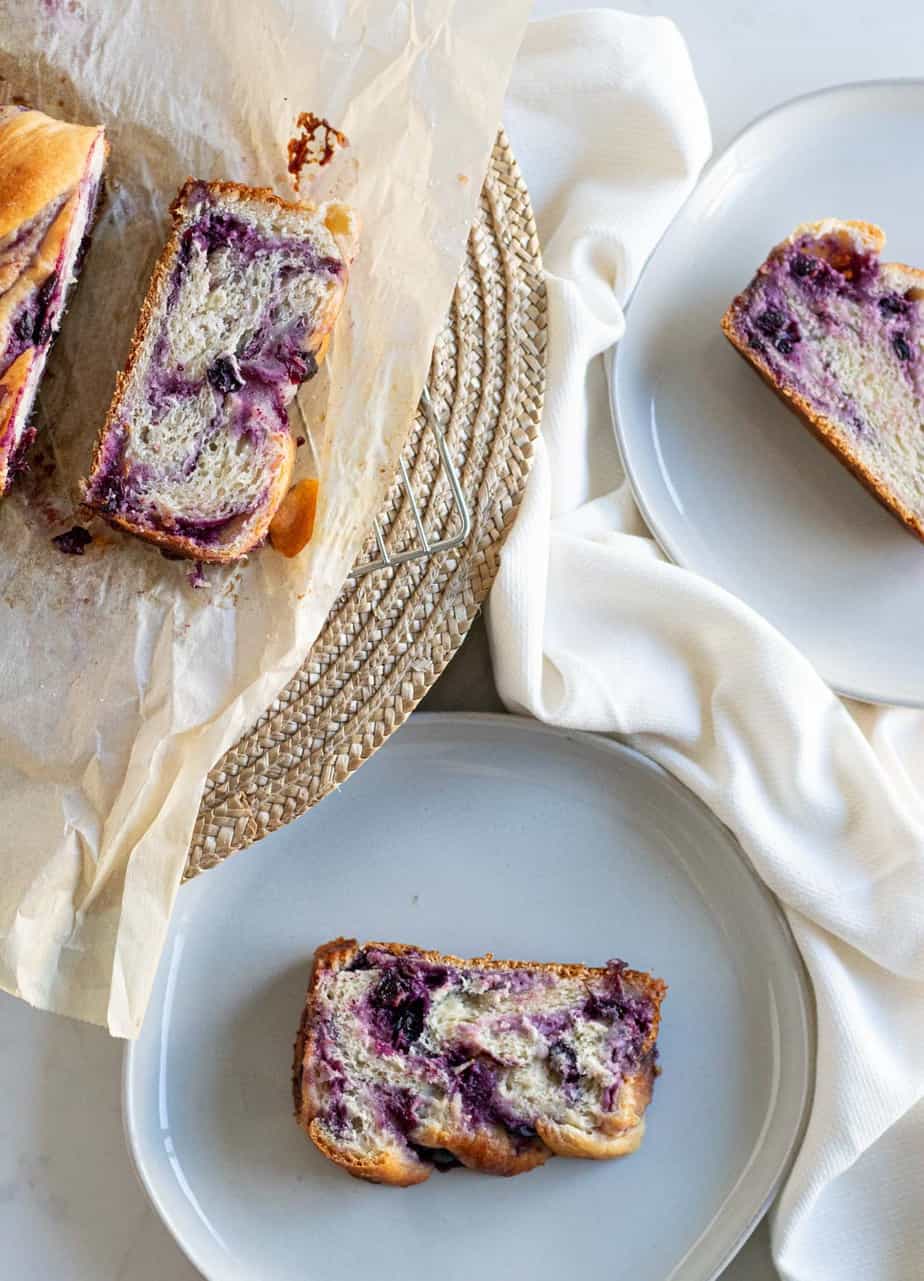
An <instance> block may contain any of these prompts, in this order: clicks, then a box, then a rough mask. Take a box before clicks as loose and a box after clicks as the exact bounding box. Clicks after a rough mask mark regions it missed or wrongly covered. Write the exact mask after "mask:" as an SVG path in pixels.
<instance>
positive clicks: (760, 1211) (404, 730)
mask: <svg viewBox="0 0 924 1281" xmlns="http://www.w3.org/2000/svg"><path fill="white" fill-rule="evenodd" d="M465 724H467V725H478V726H481V727H483V728H490V727H491V726H492V725H493V726H494V727H495V728H503V729H505V730H513V731H514V732H515V733H523V734H539V735H540V736H548V737H550V738H559V739H564V740H565V741H568V742H577V743H579V744H583V745H584V746H585V747H587V748H588V749H591V750H594V751H603V752H604V753H609V754H610V755H612V756H615V757H617V758H619V757H627V756H628V757H630V758H631V759H633V760H634V761H635V762H637V763H641V764H642V765H644V766H645V768H647V769H649V770H651V771H652V772H653V773H654V774H655V775H657V776H658V777H659V778H660V779H661V781H662V782H663V783H666V784H667V785H668V786H669V787H671V788H672V789H674V790H675V791H676V792H678V793H679V794H680V796H681V797H682V798H684V799H685V800H686V801H688V802H689V801H692V802H693V803H694V804H695V805H696V806H697V807H698V808H699V809H701V810H702V811H704V812H705V814H706V816H707V817H708V819H710V820H711V821H712V822H713V823H714V824H715V825H716V826H717V827H718V828H719V829H721V830H722V831H723V832H724V833H725V834H726V836H727V837H728V844H729V846H730V847H731V848H732V849H734V850H735V851H736V852H737V857H738V859H739V861H740V863H741V864H742V866H743V868H744V869H745V871H746V873H747V875H748V877H749V879H750V880H751V882H752V884H753V886H754V888H755V889H756V890H757V891H758V893H759V895H760V896H761V897H762V898H763V900H764V903H765V906H766V908H767V911H768V918H772V919H773V920H774V922H775V924H776V926H777V928H778V929H779V930H780V933H781V935H782V937H783V939H784V941H785V944H786V947H787V950H788V952H789V954H790V958H791V960H792V962H793V966H792V969H793V973H794V976H795V988H794V994H795V995H796V997H797V1004H798V1010H799V1014H800V1015H801V1018H800V1024H801V1031H802V1036H801V1050H802V1054H801V1059H802V1064H803V1071H802V1073H801V1079H800V1080H799V1081H798V1083H797V1084H798V1093H799V1102H798V1113H799V1116H798V1121H797V1123H796V1125H795V1126H794V1128H793V1133H792V1135H791V1137H790V1139H789V1141H788V1143H787V1144H786V1147H785V1151H784V1153H783V1155H782V1157H781V1159H780V1160H779V1162H778V1163H777V1168H776V1169H775V1170H774V1172H773V1176H772V1179H771V1181H770V1184H769V1187H768V1190H767V1191H766V1192H765V1193H764V1194H763V1196H762V1198H761V1200H760V1203H759V1205H758V1206H756V1207H755V1208H754V1209H753V1211H752V1212H751V1213H750V1214H749V1216H748V1218H747V1219H746V1221H745V1222H743V1223H742V1225H741V1227H740V1228H739V1229H738V1230H737V1231H736V1232H735V1233H734V1236H733V1240H732V1242H731V1244H730V1246H729V1248H728V1251H727V1252H726V1253H725V1254H724V1257H723V1258H722V1259H721V1260H720V1261H719V1262H718V1263H717V1264H716V1265H715V1267H713V1268H712V1269H711V1270H709V1271H706V1272H704V1273H702V1274H701V1276H700V1277H697V1278H695V1279H694V1278H687V1277H686V1273H685V1271H684V1269H685V1266H686V1261H687V1259H688V1258H689V1251H688V1253H687V1254H685V1255H684V1256H683V1257H682V1258H681V1259H680V1260H678V1262H677V1264H676V1266H675V1267H674V1268H673V1269H672V1271H671V1273H670V1275H669V1276H668V1277H666V1278H665V1281H672V1278H675V1277H677V1278H679V1281H716V1278H718V1277H719V1276H720V1274H721V1273H722V1272H724V1270H725V1269H726V1268H727V1267H728V1266H729V1264H730V1263H731V1262H732V1260H733V1259H734V1258H735V1256H736V1255H737V1254H738V1253H739V1252H740V1251H741V1249H742V1247H743V1246H744V1245H745V1244H746V1242H747V1241H748V1240H749V1238H750V1237H751V1236H752V1234H753V1233H754V1231H755V1229H756V1228H757V1227H758V1225H759V1224H760V1222H761V1221H762V1219H763V1218H764V1217H765V1215H766V1214H767V1211H768V1210H769V1208H770V1206H771V1204H772V1202H773V1200H774V1199H775V1197H776V1196H777V1194H778V1193H779V1191H780V1189H781V1188H782V1186H783V1183H784V1182H785V1180H786V1178H787V1177H788V1175H789V1173H790V1171H791V1169H792V1166H793V1164H794V1162H795V1160H796V1157H797V1155H798V1152H799V1150H800V1148H801V1146H802V1142H803V1140H804V1138H805V1133H806V1130H807V1128H808V1123H809V1117H810V1115H811V1110H812V1105H813V1102H814V1095H815V1079H816V1070H817V1050H818V1023H817V1012H816V1007H815V996H814V989H813V987H812V983H811V979H810V978H809V974H808V971H807V969H806V966H805V962H804V960H803V958H802V953H801V951H800V949H799V945H798V943H797V942H796V938H795V935H794V933H793V931H792V927H791V926H790V924H789V921H788V920H787V918H786V915H785V912H784V911H783V908H782V906H781V904H780V902H779V900H778V899H777V897H776V895H775V894H774V893H773V892H772V890H771V889H770V888H769V887H768V886H767V885H766V883H765V882H764V881H763V880H761V878H760V877H759V876H758V874H757V872H756V870H755V869H754V867H753V865H752V863H751V860H750V859H749V858H748V856H747V854H746V853H745V851H744V848H743V847H742V845H741V843H740V841H739V840H738V838H737V837H736V836H735V834H734V832H732V830H731V829H730V828H729V827H728V826H727V825H726V824H725V823H723V822H722V820H721V819H720V818H719V817H718V815H716V814H715V813H714V812H713V811H712V810H711V809H710V807H709V806H708V805H707V804H706V803H705V801H703V800H701V799H700V797H698V796H697V795H696V793H695V792H693V791H692V789H691V788H689V787H687V785H686V784H685V783H683V782H681V780H680V779H679V778H677V777H676V776H675V775H674V774H672V773H671V772H670V771H669V770H668V769H666V768H665V767H664V766H663V765H661V764H660V763H659V762H658V761H655V760H653V759H652V758H651V757H650V756H647V755H646V754H645V753H644V752H641V751H639V750H638V749H637V748H636V747H633V746H630V745H629V744H628V743H626V742H624V741H622V740H621V739H620V738H618V737H616V736H611V735H604V734H598V733H593V732H591V731H588V730H573V729H568V728H566V727H562V726H556V725H548V724H546V723H545V722H543V721H539V720H535V719H533V718H532V717H527V716H519V715H516V714H511V713H498V712H425V711H421V712H415V713H414V714H413V716H411V717H410V718H409V719H408V721H407V722H405V724H404V725H403V726H402V727H401V728H400V729H399V730H398V731H397V732H396V735H395V736H394V737H395V741H396V742H400V741H401V739H402V737H409V736H411V735H412V734H413V732H414V730H413V727H414V726H415V725H416V726H419V727H420V728H424V727H426V728H437V727H440V726H442V727H443V729H444V730H448V731H449V732H450V734H451V733H452V732H453V731H454V729H455V727H456V726H461V725H465ZM307 813H310V811H307ZM305 817H306V815H304V814H303V815H300V816H299V820H297V821H303V820H304V819H305ZM293 826H294V823H293V824H290V825H289V826H288V827H287V828H286V829H285V830H287V831H290V830H291V828H292V827H293ZM260 844H261V842H259V841H258V842H257V843H256V846H255V847H252V848H258V847H259V845H260ZM250 857H253V854H252V853H251V855H250ZM197 883H199V881H198V879H197ZM205 883H206V884H208V883H209V882H207V881H206V882H205ZM181 893H182V887H181ZM174 910H176V908H175V907H174ZM139 1043H140V1034H139V1037H138V1038H137V1039H136V1040H134V1041H126V1042H125V1047H124V1050H123V1054H122V1070H121V1089H120V1104H121V1113H122V1131H123V1135H124V1138H125V1147H126V1151H127V1153H128V1157H129V1161H130V1164H131V1167H132V1170H133V1171H134V1174H135V1177H136V1178H137V1180H138V1182H139V1184H140V1186H141V1188H142V1189H143V1191H144V1192H145V1194H146V1195H147V1197H148V1199H149V1201H150V1203H151V1205H152V1206H153V1207H154V1209H155V1211H156V1213H157V1215H158V1217H159V1219H160V1220H161V1222H162V1223H163V1225H164V1226H165V1227H166V1229H167V1231H168V1232H169V1233H170V1235H171V1237H172V1238H173V1240H174V1241H175V1243H176V1245H177V1247H178V1248H179V1250H180V1251H181V1253H182V1254H183V1255H184V1256H185V1257H186V1258H187V1259H188V1260H189V1262H190V1263H191V1264H192V1265H193V1267H195V1268H197V1269H198V1270H199V1271H200V1272H201V1273H202V1275H203V1277H204V1278H205V1279H206V1281H241V1279H242V1278H245V1274H244V1273H241V1271H240V1269H239V1267H238V1266H237V1264H236V1262H235V1261H234V1260H233V1259H231V1258H230V1257H229V1259H228V1265H227V1267H220V1268H219V1269H218V1270H216V1269H215V1268H214V1267H213V1266H212V1261H211V1260H208V1259H206V1258H204V1257H200V1254H199V1252H198V1250H197V1249H196V1248H195V1246H194V1245H192V1244H191V1243H187V1242H186V1241H185V1240H184V1239H183V1238H182V1236H181V1235H180V1232H179V1230H178V1229H177V1228H176V1227H175V1226H174V1223H173V1221H172V1219H171V1217H170V1214H169V1212H168V1210H167V1208H166V1205H165V1204H164V1200H163V1198H162V1197H161V1196H160V1195H159V1194H158V1191H157V1188H156V1186H155V1184H154V1182H153V1180H152V1179H151V1178H150V1177H149V1175H148V1172H147V1170H146V1169H145V1167H144V1164H143V1161H142V1158H141V1155H140V1148H141V1144H140V1142H139V1136H138V1133H137V1130H136V1127H135V1124H134V1120H133V1111H132V1107H131V1098H132V1081H131V1078H132V1070H133V1069H132V1065H133V1062H134V1058H135V1054H136V1051H137V1047H138V1045H139ZM789 1061H790V1056H789V1055H781V1063H783V1064H784V1069H783V1070H785V1064H787V1063H788V1062H789ZM756 1151H757V1152H759V1151H760V1147H758V1148H757V1149H756ZM752 1160H753V1156H752ZM750 1164H751V1162H749V1163H748V1165H745V1166H744V1167H743V1169H742V1170H741V1172H740V1173H739V1179H740V1178H741V1177H743V1176H744V1175H745V1174H746V1172H747V1170H748V1168H749V1165H750ZM736 1186H737V1184H736V1185H735V1187H736ZM735 1187H733V1188H732V1190H731V1191H730V1192H729V1193H728V1194H727V1197H726V1201H727V1199H728V1198H729V1197H731V1196H732V1195H733V1194H734V1191H735ZM724 1204H725V1202H723V1203H722V1206H720V1208H719V1211H718V1212H717V1215H716V1216H715V1217H714V1218H713V1219H712V1221H711V1222H710V1224H709V1225H708V1227H707V1228H706V1229H705V1230H704V1232H703V1233H702V1234H701V1235H700V1236H699V1237H698V1238H697V1240H696V1242H694V1243H693V1246H692V1247H691V1249H695V1248H696V1246H697V1245H698V1244H699V1243H700V1242H702V1241H704V1240H706V1239H708V1237H709V1235H710V1234H711V1232H712V1230H713V1227H714V1224H715V1222H716V1218H719V1217H720V1216H721V1213H722V1207H723V1206H724ZM246 1281H251V1278H250V1277H249V1276H248V1277H246Z"/></svg>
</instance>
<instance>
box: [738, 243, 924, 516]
mask: <svg viewBox="0 0 924 1281" xmlns="http://www.w3.org/2000/svg"><path fill="white" fill-rule="evenodd" d="M845 228H849V229H850V230H851V231H852V232H855V233H857V234H858V235H859V236H860V237H861V238H862V239H863V240H864V241H865V242H866V245H867V248H869V249H871V250H872V251H874V252H875V253H879V252H880V251H881V250H882V248H883V246H884V245H885V235H884V233H883V231H882V229H881V228H880V227H877V226H876V225H875V224H874V223H871V222H856V221H847V220H845V221H842V220H840V219H837V218H825V219H824V220H823V221H821V222H808V223H802V224H800V226H798V227H797V228H796V229H795V231H793V233H792V235H791V236H789V237H788V238H787V240H786V241H784V242H783V244H782V245H777V246H776V248H775V249H772V250H771V251H770V254H768V258H770V257H772V256H773V254H774V253H776V252H777V251H778V250H780V249H782V248H783V246H784V245H786V244H789V243H791V242H792V241H794V240H797V239H798V238H799V237H800V236H802V235H813V236H818V235H825V234H829V233H832V232H837V231H838V230H843V229H845ZM882 266H883V267H892V268H899V269H901V270H903V271H907V272H908V273H909V274H911V275H912V276H915V277H917V278H918V279H920V280H921V282H922V285H924V271H921V270H919V269H918V268H915V267H906V266H905V265H904V264H903V263H883V264H882ZM746 292H747V291H744V293H740V294H738V295H737V297H735V298H733V299H732V301H731V303H730V304H729V306H728V309H727V310H726V312H725V314H724V316H723V317H722V320H721V326H722V333H723V334H724V335H725V337H726V338H727V339H728V341H729V342H730V343H731V345H732V346H733V347H734V348H735V350H736V351H737V352H738V354H739V355H740V356H742V357H743V358H744V359H745V360H746V361H747V363H748V364H749V365H750V366H751V368H752V369H754V370H756V372H757V373H758V374H760V376H761V378H762V379H763V380H764V382H765V383H766V384H767V386H768V387H769V388H770V389H771V391H774V392H775V393H776V394H777V396H778V397H779V398H780V400H782V402H783V404H784V405H785V406H786V408H787V409H790V410H791V411H792V412H793V413H794V414H795V415H796V417H797V418H799V419H800V420H801V422H802V423H803V424H804V426H806V427H807V428H808V429H809V431H810V432H811V433H812V435H813V436H814V437H815V439H816V440H819V441H820V442H821V443H822V445H824V447H825V448H826V449H827V450H829V452H830V453H832V454H833V455H834V457H835V458H836V459H837V460H838V462H840V463H842V464H843V465H844V466H845V467H846V468H847V470H848V471H850V472H852V474H853V475H854V476H855V477H856V479H857V480H858V481H859V482H860V484H861V485H863V486H864V487H865V488H866V489H868V490H869V492H870V493H871V494H872V495H873V497H874V498H875V499H877V501H878V502H880V503H881V504H882V506H883V507H885V509H886V511H888V512H890V513H891V514H892V515H893V516H895V517H897V518H898V519H899V520H900V521H901V522H902V524H903V525H905V526H906V527H907V528H908V529H910V530H911V532H912V533H913V534H916V535H917V537H918V538H920V539H921V540H922V541H924V522H922V521H921V520H919V518H918V517H917V516H916V515H915V514H914V512H912V511H911V510H910V508H908V507H907V506H906V505H905V504H904V503H903V502H902V500H901V499H900V498H899V497H898V495H897V494H895V493H893V491H892V490H891V489H889V488H888V486H886V485H883V483H882V482H881V481H880V480H879V478H878V477H877V476H874V475H873V473H872V472H871V471H870V470H869V468H868V467H867V466H866V465H865V464H864V463H863V462H862V460H861V459H859V458H858V457H857V456H856V454H855V453H854V452H853V450H852V449H851V448H850V447H849V445H847V444H846V443H845V441H844V439H843V436H842V434H841V432H840V430H839V429H838V427H837V424H836V423H833V422H832V421H831V419H830V418H827V417H826V416H825V415H824V414H820V413H818V411H817V410H816V409H814V408H813V407H812V405H811V404H810V403H809V401H808V400H807V399H806V398H805V397H804V396H803V395H801V394H800V393H799V392H798V391H796V390H795V389H794V388H791V387H783V386H781V385H780V384H779V383H778V382H777V380H776V378H775V377H774V376H773V372H772V370H771V369H770V366H769V365H768V364H767V362H766V360H764V358H763V356H762V355H761V354H760V352H758V351H757V350H755V349H754V348H753V347H749V346H748V345H747V343H746V342H745V341H744V339H743V338H742V337H741V336H740V335H739V334H737V333H736V332H735V310H736V308H737V307H739V306H741V305H743V302H744V298H745V293H746Z"/></svg>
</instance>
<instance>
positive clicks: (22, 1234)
mask: <svg viewBox="0 0 924 1281" xmlns="http://www.w3.org/2000/svg"><path fill="white" fill-rule="evenodd" d="M585 7H587V4H586V3H582V2H581V0H571V2H570V3H569V2H568V0H539V2H538V3H537V6H536V11H537V13H538V14H541V15H546V14H550V13H554V12H558V11H561V10H562V9H579V8H585ZM613 7H617V6H615V5H614V6H613ZM619 7H622V8H624V9H628V10H631V11H633V12H638V13H647V14H654V13H663V14H666V15H668V16H669V17H672V18H674V19H675V20H676V21H677V23H678V24H679V26H680V27H681V29H682V30H683V32H684V34H685V36H686V38H687V40H688V42H689V45H690V48H691V52H692V54H693V59H694V64H695V66H696V68H697V72H698V75H699V80H700V84H701V86H702V89H703V92H704V94H705V97H706V101H707V103H708V105H709V109H710V114H711V118H712V124H713V133H714V139H715V144H716V147H717V148H721V147H723V146H724V145H725V144H726V143H727V142H728V141H729V139H730V138H731V137H732V136H733V135H734V134H735V133H736V132H737V131H738V130H739V129H740V128H741V127H742V126H743V125H745V124H746V123H747V122H748V121H749V120H750V119H751V118H752V117H753V116H754V115H756V114H758V113H759V112H761V111H763V110H765V109H766V108H767V107H769V106H771V105H772V104H773V103H775V102H779V101H782V100H784V99H786V98H788V97H792V96H793V95H794V94H798V93H804V92H807V91H809V90H812V89H817V88H821V87H822V86H824V85H830V84H837V83H840V82H843V81H845V80H863V79H876V78H885V77H890V76H913V75H916V74H917V75H920V74H921V67H920V50H921V48H922V47H924V6H922V5H918V4H911V3H908V2H907V0H898V3H896V4H894V5H891V6H880V7H879V9H878V10H877V12H876V21H875V27H874V28H873V27H871V25H870V21H869V11H868V6H867V5H865V4H863V3H861V0H844V2H843V4H842V5H841V7H840V8H839V9H838V11H837V14H836V16H832V14H831V12H830V11H829V10H827V9H825V8H823V7H821V6H806V5H805V4H804V3H802V2H801V0H773V3H770V2H769V0H766V2H765V3H762V4H761V3H756V2H755V0H662V2H661V3H658V2H655V3H643V4H640V3H624V4H622V5H621V6H619ZM526 176H527V180H528V178H529V175H528V174H527V175H526ZM461 662H462V663H463V664H465V665H466V666H467V668H468V670H469V671H470V672H471V675H472V677H473V678H474V680H473V682H472V686H473V694H472V697H471V698H468V697H466V695H465V690H466V687H467V686H468V684H469V682H468V681H466V680H465V679H459V677H460V673H459V672H458V671H456V672H454V674H453V677H452V678H451V680H450V681H449V682H447V685H448V686H449V687H450V688H451V689H452V690H458V691H460V694H459V696H458V701H457V702H456V703H455V705H456V706H457V707H461V708H465V707H467V706H477V707H481V706H484V705H485V700H486V697H487V699H488V701H490V697H489V695H487V696H486V695H485V692H484V690H483V689H482V688H480V687H481V686H483V685H484V677H483V668H484V663H483V653H482V652H480V651H479V648H478V646H477V645H474V646H472V647H471V648H469V650H468V651H467V653H465V654H463V655H462V656H461ZM479 674H481V680H480V682H479V680H478V676H479ZM475 687H477V688H475ZM437 702H438V703H439V705H442V706H447V705H448V704H446V703H445V702H443V700H434V703H433V704H432V705H437ZM386 750H387V749H386ZM248 857H251V858H253V857H259V854H258V853H256V852H254V853H251V854H250V855H249V856H248ZM121 1059H122V1054H121V1046H120V1045H118V1044H116V1043H114V1042H112V1041H110V1040H109V1039H108V1038H107V1036H106V1035H105V1034H104V1033H103V1032H101V1031H99V1030H97V1029H94V1028H89V1027H84V1026H81V1025H78V1024H75V1023H71V1022H69V1021H67V1020H65V1019H52V1018H50V1017H49V1016H47V1015H43V1014H39V1013H36V1012H35V1011H33V1010H31V1009H28V1008H27V1007H26V1006H24V1005H22V1004H20V1003H18V1002H16V1001H13V1000H12V999H11V998H9V997H6V996H4V995H2V994H0V1243H2V1256H0V1257H2V1265H0V1276H2V1277H4V1278H7V1277H8V1278H10V1279H11V1281H14V1279H15V1281H48V1279H49V1278H54V1279H55V1281H195V1279H196V1278H197V1277H198V1275H199V1274H198V1273H197V1272H196V1270H195V1269H194V1268H193V1267H192V1266H191V1265H190V1264H189V1263H187V1262H186V1260H185V1258H184V1257H183V1256H182V1254H181V1253H180V1251H179V1250H178V1249H177V1247H176V1246H175V1245H174V1243H173V1241H172V1239H171V1238H170V1236H169V1235H168V1233H167V1231H166V1229H165V1228H163V1227H162V1226H161V1224H160V1222H159V1220H158V1219H157V1217H156V1215H155V1214H154V1212H153V1210H151V1209H150V1208H149V1207H148V1204H147V1201H146V1199H145V1197H144V1194H143V1193H142V1191H141V1189H140V1188H139V1186H138V1184H137V1183H136V1181H135V1177H134V1174H133V1171H132V1169H131V1166H130V1163H129V1160H128V1156H127V1155H126V1152H125V1147H124V1142H123V1138H122V1123H121V1115H120V1106H119V1093H120V1073H121ZM773 1276H774V1273H773V1270H772V1267H771V1266H770V1264H769V1262H768V1253H767V1247H766V1233H765V1230H764V1229H760V1230H759V1231H758V1233H757V1235H756V1236H755V1237H754V1238H752V1241H751V1242H750V1243H749V1244H748V1246H747V1247H746V1248H745V1250H744V1251H743V1252H742V1254H741V1255H739V1257H738V1259H737V1260H736V1261H735V1262H734V1264H732V1266H731V1268H729V1270H728V1271H727V1272H726V1274H725V1281H772V1278H773Z"/></svg>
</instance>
